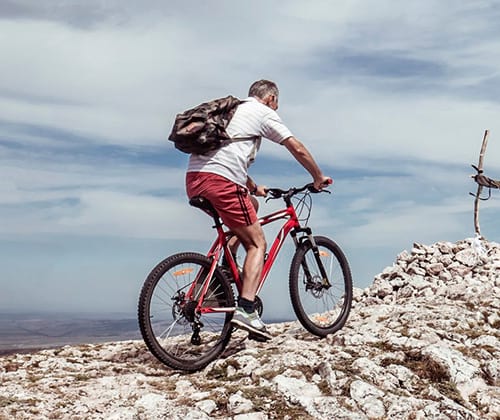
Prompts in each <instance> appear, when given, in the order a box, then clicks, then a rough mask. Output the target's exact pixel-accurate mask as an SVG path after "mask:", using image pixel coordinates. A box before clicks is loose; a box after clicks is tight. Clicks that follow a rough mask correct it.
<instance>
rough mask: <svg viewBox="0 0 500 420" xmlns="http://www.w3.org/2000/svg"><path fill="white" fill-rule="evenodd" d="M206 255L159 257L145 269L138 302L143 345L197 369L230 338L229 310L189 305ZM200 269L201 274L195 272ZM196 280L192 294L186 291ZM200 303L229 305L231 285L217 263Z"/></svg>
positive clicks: (175, 364)
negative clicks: (199, 310)
mask: <svg viewBox="0 0 500 420" xmlns="http://www.w3.org/2000/svg"><path fill="white" fill-rule="evenodd" d="M210 266H211V260H210V259H208V258H207V257H206V256H204V255H202V254H198V253H180V254H175V255H172V256H170V257H168V258H166V259H165V260H163V261H162V262H160V263H159V264H158V265H157V266H156V267H155V268H154V269H153V270H152V271H151V273H150V274H149V276H148V277H147V279H146V280H145V282H144V285H143V287H142V290H141V294H140V297H139V304H138V319H139V327H140V331H141V334H142V337H143V339H144V342H145V343H146V345H147V347H148V349H149V350H150V351H151V353H152V354H153V355H154V356H155V357H156V358H157V359H158V360H159V361H160V362H162V363H164V364H165V365H167V366H169V367H171V368H173V369H178V370H183V371H190V372H193V371H197V370H200V369H203V368H204V367H205V366H207V365H208V364H209V363H210V362H211V361H213V360H215V359H216V358H217V357H219V355H220V354H221V353H222V352H223V351H224V349H225V347H226V346H227V344H228V342H229V339H230V338H231V324H230V320H231V317H232V313H231V312H222V313H207V314H203V315H201V316H200V317H199V318H197V316H196V314H195V312H196V311H195V307H196V303H197V297H196V296H199V294H200V293H201V283H202V282H201V281H200V280H196V279H199V278H206V276H207V274H208V271H209V269H210ZM200 273H201V275H200ZM193 282H196V286H195V289H194V290H195V296H194V297H193V298H192V299H187V298H186V296H187V293H188V290H189V289H190V287H191V285H192V284H193ZM203 306H204V307H205V306H206V307H232V306H234V294H233V290H232V288H231V286H230V284H229V283H228V281H227V279H226V277H225V276H224V274H223V273H222V272H221V271H220V270H219V269H218V268H217V269H216V270H215V272H214V275H213V276H212V278H211V279H210V286H209V289H208V291H207V293H206V295H205V300H204V304H203Z"/></svg>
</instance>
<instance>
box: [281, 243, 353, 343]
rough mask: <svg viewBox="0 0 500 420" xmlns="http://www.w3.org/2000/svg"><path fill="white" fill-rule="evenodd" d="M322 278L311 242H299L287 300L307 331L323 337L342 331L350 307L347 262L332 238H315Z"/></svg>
mask: <svg viewBox="0 0 500 420" xmlns="http://www.w3.org/2000/svg"><path fill="white" fill-rule="evenodd" d="M314 241H315V242H316V246H317V247H318V251H319V256H318V258H319V260H320V263H321V264H322V266H323V267H324V273H325V274H326V276H323V275H322V273H321V268H320V266H319V263H318V260H317V258H316V256H315V255H314V252H313V247H312V244H311V242H310V241H306V242H304V243H302V244H301V245H300V246H299V247H298V248H297V250H296V251H295V255H294V256H293V259H292V264H291V267H290V283H289V286H290V297H291V300H292V306H293V309H294V311H295V314H296V315H297V318H298V319H299V321H300V323H301V324H302V325H303V326H304V328H305V329H306V330H308V331H309V332H311V333H312V334H315V335H317V336H319V337H325V336H326V335H328V334H332V333H334V332H336V331H338V330H339V329H341V328H342V327H343V326H344V324H345V323H346V321H347V318H348V316H349V312H350V310H351V304H352V277H351V270H350V268H349V263H348V262H347V258H346V257H345V255H344V253H343V252H342V250H341V249H340V247H339V246H338V245H337V244H336V243H335V242H333V241H332V240H331V239H329V238H326V237H324V236H315V237H314Z"/></svg>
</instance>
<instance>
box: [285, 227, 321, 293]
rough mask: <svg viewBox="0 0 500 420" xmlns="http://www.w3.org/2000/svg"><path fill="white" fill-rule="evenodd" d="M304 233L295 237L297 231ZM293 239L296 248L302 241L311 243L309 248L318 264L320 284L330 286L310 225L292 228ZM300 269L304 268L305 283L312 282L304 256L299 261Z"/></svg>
mask: <svg viewBox="0 0 500 420" xmlns="http://www.w3.org/2000/svg"><path fill="white" fill-rule="evenodd" d="M301 232H302V233H304V234H305V235H304V236H302V237H301V238H298V237H297V233H301ZM290 234H291V236H292V238H293V241H294V243H295V247H296V248H298V247H299V246H300V245H301V244H302V243H303V242H305V241H309V243H310V244H311V249H312V252H313V255H314V259H315V260H316V264H317V265H318V268H319V272H320V274H321V279H322V284H323V286H324V287H325V288H329V287H330V286H331V284H330V281H329V280H328V274H327V273H326V270H325V266H324V265H323V261H321V256H320V253H319V249H318V245H316V241H315V240H314V236H313V234H312V230H311V228H310V227H304V228H298V229H294V230H293V231H292V232H291V233H290ZM301 265H302V269H303V270H304V274H305V276H306V279H307V283H312V281H313V279H312V275H311V271H310V270H309V266H308V265H307V261H306V259H305V258H304V259H303V260H302V262H301Z"/></svg>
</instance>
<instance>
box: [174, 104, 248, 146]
mask: <svg viewBox="0 0 500 420" xmlns="http://www.w3.org/2000/svg"><path fill="white" fill-rule="evenodd" d="M240 103H241V101H240V100H239V99H238V98H235V97H234V96H231V95H230V96H227V97H225V98H219V99H214V100H212V101H209V102H205V103H202V104H200V105H198V106H196V107H194V108H192V109H188V110H187V111H184V112H182V113H180V114H177V116H176V117H175V122H174V126H173V128H172V132H171V133H170V136H169V137H168V139H169V140H171V141H173V142H174V144H175V148H176V149H177V150H180V151H181V152H184V153H195V154H199V155H201V154H206V153H208V152H211V151H213V150H217V149H219V148H220V147H222V146H224V145H226V144H229V143H230V142H231V141H233V140H240V139H232V138H231V137H229V135H228V134H227V133H226V127H227V126H228V124H229V122H230V121H231V118H232V117H233V115H234V112H235V111H236V107H237V106H238V105H239V104H240ZM250 138H253V137H246V138H241V140H248V139H250Z"/></svg>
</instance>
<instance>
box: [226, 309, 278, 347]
mask: <svg viewBox="0 0 500 420" xmlns="http://www.w3.org/2000/svg"><path fill="white" fill-rule="evenodd" d="M231 323H232V324H233V325H234V326H235V327H237V328H241V329H243V330H246V331H248V332H249V333H251V334H253V335H256V336H259V337H261V338H264V339H266V340H270V339H271V338H272V336H271V334H269V333H268V332H267V330H266V326H265V325H264V323H263V322H262V320H261V319H260V317H259V314H258V313H257V311H253V312H252V313H248V312H246V311H245V310H244V309H243V308H241V307H237V308H236V310H235V311H234V314H233V319H232V320H231Z"/></svg>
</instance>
